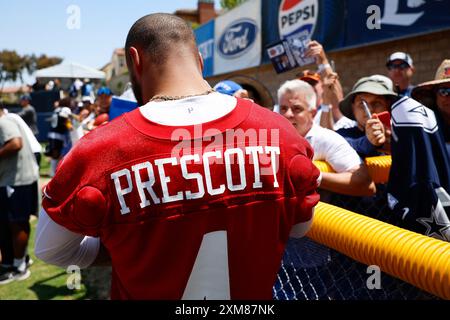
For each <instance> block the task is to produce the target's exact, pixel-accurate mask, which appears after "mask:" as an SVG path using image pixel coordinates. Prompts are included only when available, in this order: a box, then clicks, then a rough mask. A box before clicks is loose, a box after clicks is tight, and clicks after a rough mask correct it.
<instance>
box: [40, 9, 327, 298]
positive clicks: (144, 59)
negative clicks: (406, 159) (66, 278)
mask: <svg viewBox="0 0 450 320" xmlns="http://www.w3.org/2000/svg"><path fill="white" fill-rule="evenodd" d="M125 50H126V58H127V64H128V70H130V77H131V80H132V84H133V91H134V93H135V96H136V99H137V101H138V103H139V105H140V106H141V107H140V108H138V109H136V110H134V111H132V112H130V113H127V114H125V115H124V116H122V117H119V118H118V119H115V120H114V121H111V122H110V123H108V124H106V125H103V126H101V127H99V128H97V129H96V130H94V131H93V132H91V133H90V134H89V135H87V136H86V137H84V138H83V140H82V141H80V143H79V144H78V145H77V146H76V147H75V148H74V149H73V150H72V151H71V153H70V154H69V155H67V156H66V158H65V159H64V161H63V163H62V164H61V165H60V167H59V170H58V173H57V175H56V176H55V177H54V179H53V180H52V181H51V182H50V183H49V184H48V186H47V187H46V188H45V190H44V191H45V192H44V193H45V197H44V200H43V208H44V210H43V211H42V212H41V217H40V221H39V226H38V230H37V237H36V239H37V241H36V249H35V252H36V256H37V257H39V258H40V259H42V260H44V261H46V262H48V263H52V264H56V265H59V266H62V267H66V266H68V265H78V266H80V267H82V268H83V267H87V266H89V265H91V264H96V263H100V262H101V261H104V260H103V259H106V261H107V260H110V263H111V265H112V267H113V279H112V288H111V297H112V298H113V299H181V298H183V299H201V300H203V299H270V298H271V297H272V286H273V284H274V282H275V280H276V275H277V272H278V270H279V267H280V264H281V259H282V255H283V251H284V248H285V245H286V242H287V240H288V237H289V235H291V236H294V237H302V236H303V235H304V234H305V232H306V231H307V230H308V228H309V226H310V223H311V220H312V216H313V208H314V206H315V205H316V203H317V202H318V200H319V197H318V194H317V192H316V187H317V180H318V177H319V171H318V170H317V169H316V168H315V167H314V165H313V164H312V161H311V158H312V153H313V152H312V149H311V147H310V146H309V144H308V143H307V142H306V141H305V140H304V139H303V138H301V137H300V136H299V135H298V134H297V132H296V131H295V129H294V128H293V127H292V126H291V125H290V124H289V122H288V121H287V120H286V119H284V118H283V117H282V116H280V115H273V113H272V112H271V111H269V110H267V109H265V108H262V107H260V106H258V105H256V104H254V103H253V102H251V101H249V100H245V99H240V98H236V97H232V96H228V95H224V94H221V93H217V92H214V91H213V90H212V89H211V87H210V86H209V85H208V83H207V82H206V81H205V80H204V79H203V77H202V70H203V61H202V58H201V55H200V54H199V52H198V50H197V46H196V43H195V38H194V35H193V32H192V29H191V28H190V27H189V25H187V24H186V22H185V21H184V20H182V19H180V18H178V17H176V16H173V15H169V14H151V15H148V16H145V17H143V18H141V19H139V20H138V21H137V22H136V23H135V24H134V25H133V26H132V28H131V30H130V32H129V34H128V37H127V41H126V45H125ZM261 119H264V121H261ZM260 131H264V133H267V134H264V137H260V136H259V132H260ZM233 132H234V134H231V139H230V133H233ZM213 140H214V141H213ZM211 141H213V144H214V145H211ZM281 142H282V143H281ZM98 156H100V157H101V160H100V158H97V157H98ZM69 230H70V231H69Z"/></svg>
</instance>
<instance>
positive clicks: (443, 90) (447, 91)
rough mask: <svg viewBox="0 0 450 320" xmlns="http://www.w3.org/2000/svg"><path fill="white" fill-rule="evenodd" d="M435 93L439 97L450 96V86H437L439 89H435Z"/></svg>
mask: <svg viewBox="0 0 450 320" xmlns="http://www.w3.org/2000/svg"><path fill="white" fill-rule="evenodd" d="M437 93H438V94H439V95H440V96H441V97H448V96H450V88H439V89H437Z"/></svg>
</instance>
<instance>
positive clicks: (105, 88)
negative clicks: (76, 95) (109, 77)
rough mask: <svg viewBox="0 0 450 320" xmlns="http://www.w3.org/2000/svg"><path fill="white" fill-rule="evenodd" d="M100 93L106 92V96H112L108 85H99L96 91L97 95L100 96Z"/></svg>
mask: <svg viewBox="0 0 450 320" xmlns="http://www.w3.org/2000/svg"><path fill="white" fill-rule="evenodd" d="M102 94H106V95H107V96H112V91H111V89H110V88H108V87H101V88H100V89H98V91H97V96H100V95H102Z"/></svg>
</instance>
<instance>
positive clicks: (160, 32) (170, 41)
mask: <svg viewBox="0 0 450 320" xmlns="http://www.w3.org/2000/svg"><path fill="white" fill-rule="evenodd" d="M131 47H135V48H137V49H140V50H142V51H143V53H144V55H146V56H147V57H148V58H149V59H150V61H151V63H152V64H153V65H155V66H164V64H165V63H166V62H167V59H168V57H169V56H170V54H173V53H177V54H181V53H182V54H192V55H193V56H194V55H196V54H197V52H198V51H197V46H196V43H195V37H194V34H193V32H192V29H191V27H190V26H189V25H188V24H187V23H186V22H185V21H184V20H183V19H181V18H179V17H177V16H174V15H172V14H167V13H154V14H149V15H147V16H144V17H142V18H140V19H139V20H137V21H136V22H135V23H134V24H133V26H132V27H131V29H130V31H129V32H128V36H127V40H126V43H125V55H126V60H127V64H128V69H129V70H131V63H132V61H131V57H130V52H129V51H130V48H131ZM186 49H187V50H186Z"/></svg>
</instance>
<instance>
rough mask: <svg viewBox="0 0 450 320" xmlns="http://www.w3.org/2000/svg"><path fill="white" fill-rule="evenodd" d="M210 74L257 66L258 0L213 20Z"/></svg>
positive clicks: (259, 51)
mask: <svg viewBox="0 0 450 320" xmlns="http://www.w3.org/2000/svg"><path fill="white" fill-rule="evenodd" d="M214 38H215V48H214V49H215V50H214V74H222V73H226V72H231V71H235V70H241V69H246V68H251V67H255V66H258V65H259V64H260V63H261V0H249V1H247V2H245V3H243V4H242V5H240V6H239V7H237V8H235V9H233V10H231V11H230V12H227V13H225V14H224V15H221V16H219V17H218V18H216V25H215V36H214Z"/></svg>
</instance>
